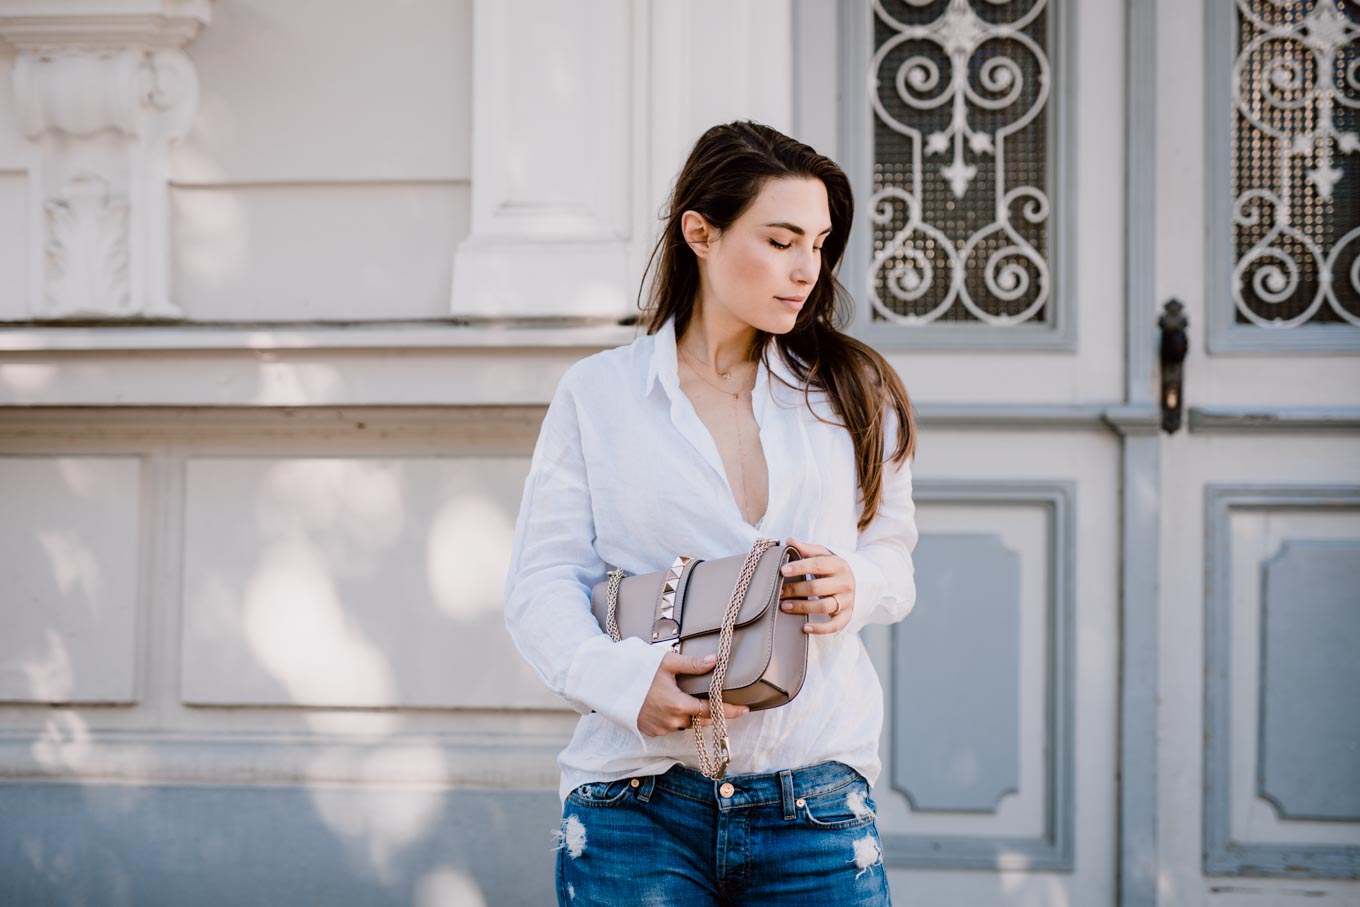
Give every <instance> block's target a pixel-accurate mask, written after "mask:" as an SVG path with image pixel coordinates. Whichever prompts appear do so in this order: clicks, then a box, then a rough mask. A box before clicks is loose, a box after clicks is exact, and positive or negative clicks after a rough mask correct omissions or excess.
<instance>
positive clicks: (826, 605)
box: [779, 595, 845, 617]
mask: <svg viewBox="0 0 1360 907" xmlns="http://www.w3.org/2000/svg"><path fill="white" fill-rule="evenodd" d="M779 609H780V610H781V611H786V612H788V613H789V614H831V613H832V612H835V611H836V610H837V609H836V599H835V598H832V597H831V596H829V595H828V596H827V597H826V598H793V599H789V600H788V601H786V602H780V603H779ZM844 610H845V606H844V605H841V607H840V611H842V612H843V611H844ZM836 616H837V617H840V613H839V612H838V613H836Z"/></svg>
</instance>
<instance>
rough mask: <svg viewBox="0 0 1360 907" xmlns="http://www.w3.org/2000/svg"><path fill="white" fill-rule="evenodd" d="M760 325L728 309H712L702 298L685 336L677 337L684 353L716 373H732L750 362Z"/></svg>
mask: <svg viewBox="0 0 1360 907" xmlns="http://www.w3.org/2000/svg"><path fill="white" fill-rule="evenodd" d="M755 339H756V329H755V328H753V327H751V325H749V324H747V323H746V322H744V321H742V320H740V319H738V318H734V317H732V316H731V315H729V314H727V313H726V312H721V313H719V312H709V311H707V310H706V307H705V306H704V305H703V303H702V302H701V301H699V300H696V301H695V305H694V312H693V314H692V315H690V319H689V324H688V325H687V326H686V327H685V334H684V336H683V337H677V338H676V344H677V345H678V346H679V347H680V350H681V353H680V354H681V355H682V356H683V355H685V354H688V355H689V356H690V357H691V361H694V360H698V361H699V362H702V363H703V364H704V365H706V366H707V367H708V368H709V369H710V370H711V371H712V372H713V373H715V374H718V375H722V374H724V373H727V374H732V373H733V372H736V371H739V370H740V369H741V368H743V367H744V366H746V365H748V364H749V363H750V362H751V361H752V360H751V356H750V353H751V345H752V343H754V342H755Z"/></svg>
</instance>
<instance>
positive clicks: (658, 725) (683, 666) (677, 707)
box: [637, 652, 751, 737]
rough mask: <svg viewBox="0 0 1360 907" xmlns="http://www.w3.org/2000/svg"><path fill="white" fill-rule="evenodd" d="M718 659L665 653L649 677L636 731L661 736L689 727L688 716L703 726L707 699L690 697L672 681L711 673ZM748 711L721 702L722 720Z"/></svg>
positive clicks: (706, 720)
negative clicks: (696, 719)
mask: <svg viewBox="0 0 1360 907" xmlns="http://www.w3.org/2000/svg"><path fill="white" fill-rule="evenodd" d="M717 661H718V659H717V657H716V656H713V655H706V656H702V657H701V656H698V655H681V654H679V653H678V652H667V653H666V655H665V657H664V658H662V659H661V666H660V667H659V668H657V669H656V676H655V677H653V678H652V688H651V689H650V690H648V691H647V698H646V699H644V700H643V701H642V708H641V709H640V710H639V711H638V717H637V726H638V730H639V731H642V733H644V734H646V735H647V736H648V737H662V736H664V735H666V734H672V733H674V732H676V731H683V730H685V729H686V728H688V727H689V726H690V716H691V715H698V716H699V724H700V725H707V724H709V723H710V722H711V721H712V719H711V718H710V716H709V710H708V700H707V699H700V698H699V697H697V696H691V695H689V694H688V693H686V692H684V691H683V690H681V689H680V685H679V684H677V683H676V682H675V675H676V674H707V673H708V672H709V671H711V670H713V666H714V665H715V664H716V663H717ZM749 711H751V710H750V709H749V708H747V707H746V706H744V705H736V704H734V703H731V702H724V703H723V717H724V718H726V719H728V720H729V721H730V720H731V719H733V718H739V717H740V716H742V715H745V714H746V713H747V712H749Z"/></svg>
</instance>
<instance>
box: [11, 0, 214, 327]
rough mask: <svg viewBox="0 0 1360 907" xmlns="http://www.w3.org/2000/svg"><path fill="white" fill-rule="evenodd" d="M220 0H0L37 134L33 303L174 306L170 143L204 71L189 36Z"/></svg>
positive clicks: (187, 118)
mask: <svg viewBox="0 0 1360 907" xmlns="http://www.w3.org/2000/svg"><path fill="white" fill-rule="evenodd" d="M210 9H211V6H210V0H107V2H103V3H99V4H91V3H88V2H75V0H43V2H39V0H0V39H3V40H5V41H8V42H9V43H10V44H12V45H14V46H15V47H16V48H18V51H19V53H18V56H17V59H16V61H15V68H14V79H13V82H14V92H15V101H16V109H17V112H18V116H19V124H20V129H21V130H22V132H23V134H24V136H25V137H26V138H27V139H28V140H29V141H30V142H32V143H33V145H34V149H35V154H34V165H33V172H32V175H31V179H32V186H33V190H34V191H32V192H30V194H29V198H30V203H29V217H30V228H31V234H30V235H32V236H34V237H37V238H38V241H37V242H34V243H32V244H31V249H32V251H31V253H30V254H31V258H30V262H29V267H30V276H31V279H30V286H31V287H32V295H31V297H30V301H29V312H30V314H31V315H32V317H34V318H41V319H47V318H72V317H82V318H89V317H94V318H110V317H112V318H119V317H153V318H178V317H180V314H181V313H180V311H179V309H178V308H177V307H176V306H175V305H174V304H173V303H172V302H171V301H170V294H169V287H168V284H169V273H170V267H169V242H170V229H169V219H168V200H167V192H168V190H167V179H168V173H169V170H168V164H167V153H168V150H169V145H170V143H171V142H172V141H174V140H175V139H177V138H179V137H181V136H183V135H184V134H185V133H186V132H187V131H188V129H189V126H190V123H191V122H192V120H193V116H194V112H195V110H196V108H197V106H198V80H197V77H196V76H195V73H194V68H193V66H192V64H191V63H190V62H189V59H188V57H187V56H186V55H185V54H184V52H183V50H182V48H183V47H184V46H185V45H186V44H187V43H188V42H189V41H190V40H192V38H193V37H194V36H195V35H196V34H197V33H198V31H199V29H201V28H202V27H203V26H204V25H205V24H206V23H207V22H208V20H209V16H210Z"/></svg>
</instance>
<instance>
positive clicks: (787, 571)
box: [779, 564, 793, 576]
mask: <svg viewBox="0 0 1360 907" xmlns="http://www.w3.org/2000/svg"><path fill="white" fill-rule="evenodd" d="M779 572H780V573H782V574H784V575H785V576H793V565H792V564H785V565H784V566H783V567H781V568H780V569H779Z"/></svg>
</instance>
